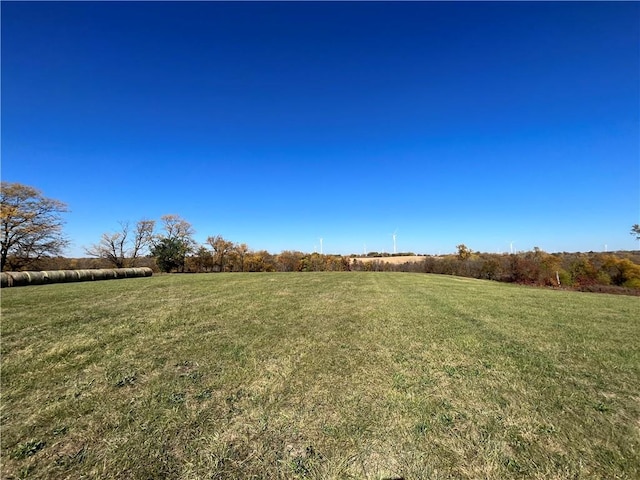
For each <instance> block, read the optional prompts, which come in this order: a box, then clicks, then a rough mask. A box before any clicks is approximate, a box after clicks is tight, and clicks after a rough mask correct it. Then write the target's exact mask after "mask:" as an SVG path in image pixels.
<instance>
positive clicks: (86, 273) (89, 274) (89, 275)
mask: <svg viewBox="0 0 640 480" xmlns="http://www.w3.org/2000/svg"><path fill="white" fill-rule="evenodd" d="M76 271H77V272H78V281H80V282H90V281H91V280H93V270H76Z"/></svg>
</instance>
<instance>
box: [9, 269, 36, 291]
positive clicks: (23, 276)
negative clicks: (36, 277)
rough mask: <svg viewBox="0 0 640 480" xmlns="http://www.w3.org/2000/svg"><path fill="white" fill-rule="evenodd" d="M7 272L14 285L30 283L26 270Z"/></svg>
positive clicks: (20, 285)
mask: <svg viewBox="0 0 640 480" xmlns="http://www.w3.org/2000/svg"><path fill="white" fill-rule="evenodd" d="M7 274H8V275H10V276H11V278H12V279H13V286H14V287H23V286H25V285H29V284H30V283H31V279H30V278H29V274H28V273H27V272H7Z"/></svg>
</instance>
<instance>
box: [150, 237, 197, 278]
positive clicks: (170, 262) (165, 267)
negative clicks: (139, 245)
mask: <svg viewBox="0 0 640 480" xmlns="http://www.w3.org/2000/svg"><path fill="white" fill-rule="evenodd" d="M188 252H189V246H188V244H186V243H185V242H184V241H182V240H180V239H178V238H168V237H162V238H158V239H157V240H156V241H155V243H154V244H153V246H152V247H151V255H153V256H154V257H155V258H156V263H157V265H158V268H159V269H160V270H161V271H162V272H167V273H169V272H171V271H173V270H179V271H184V263H185V258H186V256H187V253H188Z"/></svg>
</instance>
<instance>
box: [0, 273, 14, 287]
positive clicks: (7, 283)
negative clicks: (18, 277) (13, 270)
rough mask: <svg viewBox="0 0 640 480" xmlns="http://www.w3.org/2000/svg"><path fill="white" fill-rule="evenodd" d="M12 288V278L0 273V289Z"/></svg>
mask: <svg viewBox="0 0 640 480" xmlns="http://www.w3.org/2000/svg"><path fill="white" fill-rule="evenodd" d="M6 287H13V277H12V276H11V275H9V274H8V273H4V272H2V273H0V288H6Z"/></svg>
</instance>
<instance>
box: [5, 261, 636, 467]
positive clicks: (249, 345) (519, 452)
mask: <svg viewBox="0 0 640 480" xmlns="http://www.w3.org/2000/svg"><path fill="white" fill-rule="evenodd" d="M639 313H640V298H637V297H624V296H610V295H602V294H587V293H576V292H563V291H553V290H545V289H533V288H525V287H518V286H514V285H505V284H498V283H492V282H485V281H479V280H472V279H460V278H454V277H443V276H429V275H419V274H403V273H365V272H345V273H338V272H336V273H329V272H327V273H301V274H297V273H287V274H275V273H274V274H203V275H168V276H157V277H152V278H143V279H129V280H117V281H107V282H88V283H78V284H55V285H45V286H39V287H24V288H13V289H4V290H2V341H1V353H2V378H1V386H2V411H1V418H0V420H1V428H2V431H1V433H2V478H7V479H8V478H74V479H75V478H114V479H115V478H131V479H151V478H157V479H160V478H176V479H205V478H224V479H228V478H313V479H320V478H322V479H324V478H336V479H338V478H357V479H360V478H362V479H382V478H405V479H420V478H426V479H441V478H474V479H475V478H491V479H502V478H556V479H566V478H585V479H586V478H639V477H640V389H639V385H640V324H639V320H638V317H640V315H639Z"/></svg>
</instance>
